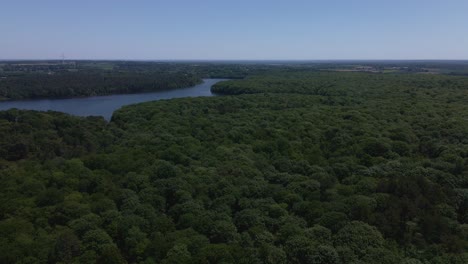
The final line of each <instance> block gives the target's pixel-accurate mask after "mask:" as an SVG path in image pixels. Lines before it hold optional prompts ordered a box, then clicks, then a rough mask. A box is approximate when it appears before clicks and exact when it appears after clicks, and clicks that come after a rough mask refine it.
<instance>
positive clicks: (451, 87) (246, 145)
mask: <svg viewBox="0 0 468 264" xmlns="http://www.w3.org/2000/svg"><path fill="white" fill-rule="evenodd" d="M179 77H180V76H177V77H176V76H171V77H170V78H171V79H170V80H172V78H174V79H177V84H180V85H182V84H183V85H185V82H197V78H193V77H190V76H189V77H186V79H184V78H182V79H178V78H179ZM246 77H247V78H245V79H242V80H230V81H226V82H220V83H218V84H216V85H215V86H214V87H213V91H214V92H216V93H217V94H222V95H223V96H215V97H206V98H185V99H174V100H166V101H158V102H147V103H142V104H137V105H131V106H126V107H123V108H122V109H120V110H118V111H117V112H115V114H114V115H113V117H112V120H111V121H110V122H106V121H105V120H104V119H103V118H100V117H87V118H83V117H74V116H70V115H66V114H62V113H57V112H36V111H20V110H17V109H13V110H9V111H2V112H0V181H1V183H2V184H1V185H0V263H272V264H273V263H327V264H331V263H337V264H338V263H343V264H344V263H384V264H393V263H394V264H399V263H406V264H422V263H424V264H425V263H440V264H445V263H450V264H464V263H468V253H467V248H468V137H467V135H468V92H467V91H468V90H467V89H468V78H467V77H464V76H449V75H442V74H432V75H431V74H410V73H368V72H339V71H318V70H315V69H314V70H310V69H302V68H297V67H296V68H295V69H294V70H290V69H285V70H282V69H274V70H264V69H261V70H258V71H256V72H255V73H254V74H252V73H249V74H248V76H246ZM168 78H169V77H168ZM124 79H125V78H124ZM170 80H169V79H168V82H169V81H170ZM64 81H65V80H64ZM96 87H97V86H96ZM18 93H19V94H21V93H20V92H19V91H18ZM63 93H65V94H66V93H67V92H63ZM86 93H87V92H83V94H86ZM20 96H21V95H20Z"/></svg>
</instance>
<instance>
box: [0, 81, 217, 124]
mask: <svg viewBox="0 0 468 264" xmlns="http://www.w3.org/2000/svg"><path fill="white" fill-rule="evenodd" d="M223 80H224V79H205V80H203V83H202V84H199V85H196V86H193V87H188V88H180V89H174V90H167V91H158V92H152V93H138V94H119V95H106V96H93V97H84V98H68V99H38V100H20V101H6V102H0V111H1V110H8V109H11V108H18V109H27V110H39V111H48V110H53V111H59V112H64V113H68V114H72V115H77V116H103V117H104V118H105V119H107V120H110V118H111V116H112V113H113V112H114V111H115V110H117V109H119V108H120V107H122V106H124V105H129V104H135V103H141V102H147V101H155V100H161V99H171V98H181V97H197V96H212V95H213V94H212V93H211V91H210V89H211V86H212V85H213V84H215V83H217V82H220V81H223Z"/></svg>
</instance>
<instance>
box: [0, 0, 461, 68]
mask: <svg viewBox="0 0 468 264" xmlns="http://www.w3.org/2000/svg"><path fill="white" fill-rule="evenodd" d="M467 11H468V2H467V1H462V0H448V1H444V2H443V3H442V2H440V1H435V0H429V1H421V0H414V1H411V3H408V1H403V0H396V1H392V2H382V1H371V0H357V1H353V2H352V3H351V2H349V1H339V0H332V1H327V2H326V3H323V2H321V1H303V0H300V1H289V2H272V1H265V0H259V1H246V0H240V1H236V2H223V1H214V0H207V1H203V2H193V1H182V0H175V1H170V2H168V1H145V0H144V1H139V2H138V3H135V2H128V1H119V0H118V1H110V0H103V1H99V2H95V1H94V2H93V1H90V0H84V1H79V2H65V1H57V0H44V1H40V2H39V1H27V0H18V1H15V2H11V1H9V2H6V3H3V4H2V9H1V10H0V32H2V35H1V37H0V60H2V61H7V60H60V59H61V55H62V54H64V55H65V57H66V59H70V60H123V61H389V60H390V61H419V60H423V61H434V60H437V61H440V60H457V61H463V60H468V49H467V48H466V47H468V32H467V31H468V30H467V28H466V25H468V17H467V16H466V12H467Z"/></svg>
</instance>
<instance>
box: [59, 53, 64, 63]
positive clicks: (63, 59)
mask: <svg viewBox="0 0 468 264" xmlns="http://www.w3.org/2000/svg"><path fill="white" fill-rule="evenodd" d="M60 58H62V65H63V64H65V54H63V53H62V56H60Z"/></svg>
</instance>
